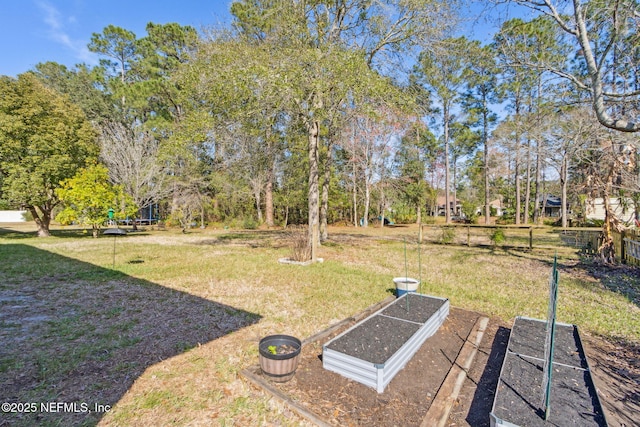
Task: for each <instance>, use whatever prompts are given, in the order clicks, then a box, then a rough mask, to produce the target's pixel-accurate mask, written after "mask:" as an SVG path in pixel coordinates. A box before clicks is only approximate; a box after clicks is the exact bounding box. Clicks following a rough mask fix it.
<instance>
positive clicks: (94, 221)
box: [56, 164, 138, 238]
mask: <svg viewBox="0 0 640 427" xmlns="http://www.w3.org/2000/svg"><path fill="white" fill-rule="evenodd" d="M60 185H61V186H60V187H59V188H57V189H56V195H57V196H58V198H59V199H60V201H61V202H62V204H63V205H64V209H63V210H62V211H60V213H58V215H56V219H57V220H58V221H59V222H60V223H62V224H70V223H72V222H78V223H79V224H81V225H90V226H91V228H92V231H93V237H94V238H97V237H98V231H99V230H100V227H101V225H102V224H103V223H104V222H105V221H106V220H107V217H108V212H109V210H110V209H113V211H114V213H115V215H114V219H116V220H118V219H125V218H127V217H129V216H132V215H135V213H136V212H137V211H138V207H137V206H136V204H135V203H134V201H133V199H132V198H131V196H130V195H128V194H126V193H125V192H124V191H123V190H122V187H121V186H119V185H111V184H110V183H109V171H108V170H107V168H106V167H105V166H104V165H100V164H96V165H92V166H89V167H87V168H85V169H81V170H80V171H78V173H77V174H76V175H75V176H74V177H73V178H68V179H66V180H64V181H62V183H61V184H60Z"/></svg>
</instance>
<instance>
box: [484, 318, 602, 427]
mask: <svg viewBox="0 0 640 427" xmlns="http://www.w3.org/2000/svg"><path fill="white" fill-rule="evenodd" d="M546 325H547V323H546V322H545V321H542V320H536V319H529V318H525V317H517V318H516V320H515V322H514V324H513V328H512V329H511V334H510V337H509V343H508V346H507V353H506V355H505V358H504V361H503V364H502V369H501V372H500V379H499V381H498V387H497V390H496V395H495V398H494V402H493V408H492V411H491V426H492V427H495V426H505V427H514V426H530V427H537V426H541V427H547V426H574V425H575V426H581V427H589V426H598V427H602V426H606V425H607V422H606V419H605V415H604V412H603V410H602V406H601V404H600V400H599V399H598V394H597V392H596V389H595V386H594V383H593V380H592V378H591V372H590V370H589V364H588V363H587V358H586V355H585V352H584V348H583V347H582V342H581V340H580V335H579V333H578V328H577V327H576V326H575V325H567V324H561V323H556V330H555V345H554V357H553V371H552V377H551V400H550V402H551V403H550V408H551V409H550V415H549V417H548V419H547V420H545V419H544V409H543V405H542V403H543V393H542V386H543V370H544V357H545V355H544V352H545V336H546Z"/></svg>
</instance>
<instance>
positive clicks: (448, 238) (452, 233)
mask: <svg viewBox="0 0 640 427" xmlns="http://www.w3.org/2000/svg"><path fill="white" fill-rule="evenodd" d="M455 237H456V230H455V228H453V227H442V243H444V244H445V245H446V244H449V243H453V239H454V238H455Z"/></svg>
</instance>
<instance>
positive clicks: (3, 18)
mask: <svg viewBox="0 0 640 427" xmlns="http://www.w3.org/2000/svg"><path fill="white" fill-rule="evenodd" d="M230 4H231V0H182V1H180V0H154V1H150V0H109V1H99V0H0V53H1V55H0V58H2V59H1V60H0V75H8V76H16V75H18V74H20V73H24V72H25V71H28V70H30V69H33V68H34V66H35V65H36V64H38V63H39V62H46V61H55V62H58V63H61V64H64V65H66V66H68V67H73V66H74V65H76V64H80V63H87V64H90V65H95V64H96V63H97V59H96V56H95V55H93V54H92V53H91V52H89V51H88V50H87V44H89V40H90V38H91V35H92V34H93V33H100V32H102V30H103V28H104V27H106V26H107V25H109V24H112V25H116V26H118V27H122V28H125V29H127V30H129V31H133V32H134V33H135V34H136V36H137V37H143V36H145V35H146V31H145V26H146V24H147V23H148V22H154V23H159V24H166V23H168V22H177V23H179V24H181V25H191V26H193V27H195V28H196V29H198V30H200V29H201V28H202V27H203V26H211V25H215V24H218V23H225V22H226V23H228V22H230V13H229V6H230Z"/></svg>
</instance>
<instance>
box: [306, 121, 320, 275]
mask: <svg viewBox="0 0 640 427" xmlns="http://www.w3.org/2000/svg"><path fill="white" fill-rule="evenodd" d="M319 127H320V125H319V123H318V122H317V121H313V122H312V123H311V124H310V125H309V197H308V198H309V243H308V244H309V247H310V249H311V261H313V262H315V261H317V260H318V246H319V243H320V229H319V225H320V221H319V220H320V218H319V217H320V211H319V199H320V195H319V191H318V173H319V172H318V163H319V157H318V145H319V144H318V138H319Z"/></svg>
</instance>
